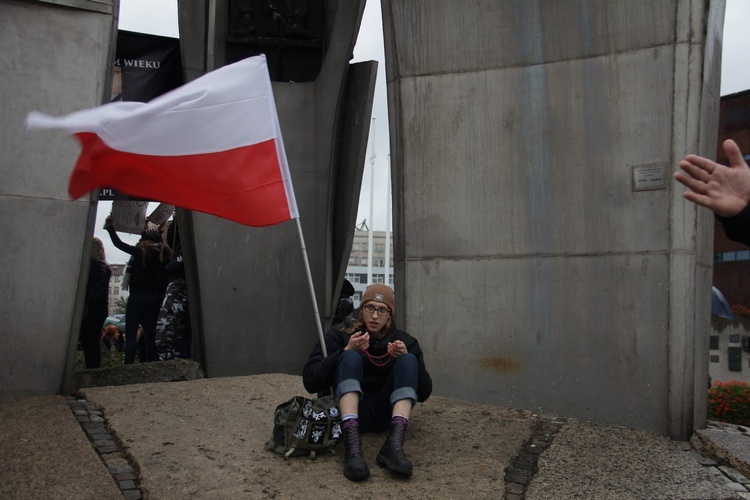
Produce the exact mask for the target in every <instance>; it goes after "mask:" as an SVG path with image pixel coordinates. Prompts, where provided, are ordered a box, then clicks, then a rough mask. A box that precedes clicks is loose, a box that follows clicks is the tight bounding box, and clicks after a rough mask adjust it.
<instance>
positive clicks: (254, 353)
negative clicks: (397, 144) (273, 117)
mask: <svg viewBox="0 0 750 500" xmlns="http://www.w3.org/2000/svg"><path fill="white" fill-rule="evenodd" d="M281 4H283V2H278V3H274V5H275V6H278V5H281ZM291 4H294V5H296V7H295V9H297V8H301V7H307V9H308V10H307V18H306V19H303V20H302V21H303V22H302V24H303V25H304V29H305V30H307V31H309V32H310V33H311V34H312V37H311V38H285V37H281V38H279V36H278V35H279V33H278V32H276V31H275V29H276V28H275V27H274V26H272V23H271V22H269V19H270V17H269V12H268V8H267V7H268V5H269V2H235V3H234V4H233V3H232V2H229V1H228V0H191V1H186V2H181V3H180V33H181V42H182V48H183V66H184V68H185V72H186V75H187V77H188V79H192V78H194V77H196V76H199V75H200V74H202V73H203V72H204V71H208V70H212V69H214V68H218V67H220V66H223V65H225V64H228V63H231V62H233V61H235V60H238V59H241V58H242V57H249V56H250V55H254V54H257V53H259V52H263V53H266V54H267V57H268V58H269V70H270V73H271V77H272V79H273V80H274V81H273V91H274V97H275V100H276V106H277V110H278V114H279V122H280V126H281V132H282V135H283V138H284V145H285V147H286V153H287V157H288V160H289V167H290V171H291V175H292V180H293V183H294V190H295V193H296V198H297V203H298V206H299V212H300V223H301V227H302V233H303V236H304V243H305V246H306V254H307V257H308V261H309V265H310V270H311V273H312V283H313V288H314V293H315V301H313V299H312V296H311V292H310V287H309V285H308V279H307V276H306V270H305V262H304V259H303V253H302V248H301V246H302V242H301V240H300V237H299V233H298V229H297V226H296V224H295V222H294V221H289V222H284V223H282V224H279V225H277V226H272V227H265V228H252V227H247V226H242V225H239V224H236V223H234V222H230V221H228V220H224V219H219V218H217V217H213V216H210V215H206V214H200V213H182V214H181V215H182V218H183V221H184V222H183V224H182V227H183V228H185V230H186V233H187V236H188V237H187V240H188V242H189V245H188V247H189V248H188V250H187V253H189V255H187V261H188V262H187V268H186V269H187V275H188V281H189V295H190V307H191V314H193V312H195V313H197V315H198V317H196V318H193V320H194V321H193V326H194V330H195V332H196V334H197V338H198V342H197V344H198V345H199V348H198V349H196V354H197V356H198V357H199V359H200V360H201V362H202V364H203V366H204V368H205V370H206V372H207V374H208V375H209V376H212V377H215V376H227V375H245V374H253V373H267V372H285V373H295V374H300V373H301V370H302V366H303V365H304V363H305V361H306V360H307V357H308V355H309V353H310V351H311V350H312V347H313V345H314V343H315V342H317V341H318V330H317V326H316V317H315V314H314V312H315V310H316V308H317V310H318V312H319V314H320V319H321V323H322V325H323V327H324V328H325V326H326V324H327V323H330V320H331V318H332V315H333V311H334V308H335V304H336V299H337V298H338V290H340V287H341V283H342V282H343V279H344V274H345V269H346V265H347V260H348V256H349V251H350V249H351V243H352V238H353V233H354V224H355V220H356V212H357V205H358V201H359V187H360V182H361V177H362V170H363V169H364V158H365V153H366V145H367V133H368V130H369V123H370V114H371V109H372V97H373V93H374V87H375V75H376V68H377V63H375V62H366V63H360V64H355V65H352V64H350V63H349V62H350V60H351V58H352V54H353V49H354V43H355V41H356V38H357V32H358V31H359V24H360V22H361V18H362V13H363V10H364V5H365V2H364V0H356V1H355V0H325V1H322V0H310V1H309V2H291ZM240 7H242V8H244V9H248V10H247V11H246V12H245V14H246V15H245V16H244V17H243V16H240V15H237V14H235V9H237V10H239V9H240ZM296 12H298V11H295V13H296ZM282 14H284V13H283V12H282ZM282 24H283V23H282ZM204 27H205V30H206V31H205V32H204ZM300 53H302V54H304V55H303V56H302V57H300ZM311 68H312V69H311ZM300 69H305V71H301V72H300V71H298V70H300ZM300 73H307V75H300V76H301V77H302V79H300V77H298V76H297V75H299V74H300ZM305 76H307V77H308V78H305ZM183 241H184V240H183Z"/></svg>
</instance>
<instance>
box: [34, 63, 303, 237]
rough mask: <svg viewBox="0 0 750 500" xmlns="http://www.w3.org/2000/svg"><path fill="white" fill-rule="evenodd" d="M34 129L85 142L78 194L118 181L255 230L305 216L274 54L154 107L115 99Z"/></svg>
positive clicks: (124, 188)
mask: <svg viewBox="0 0 750 500" xmlns="http://www.w3.org/2000/svg"><path fill="white" fill-rule="evenodd" d="M26 126H27V128H28V129H29V130H31V129H40V128H51V129H60V130H64V131H65V132H67V133H69V134H72V135H75V136H76V137H77V138H78V139H79V140H80V142H81V145H82V151H81V154H80V156H79V157H78V161H77V162H76V165H75V168H74V169H73V173H72V174H71V176H70V183H69V185H68V193H69V194H70V197H71V198H72V199H77V198H80V197H81V196H83V195H84V194H86V193H88V192H90V191H92V190H95V189H99V188H102V187H112V188H115V189H117V190H118V191H121V192H123V193H126V194H129V195H131V196H135V197H138V198H143V199H147V200H153V201H160V202H164V203H169V204H172V205H176V206H178V207H182V208H187V209H190V210H196V211H199V212H205V213H209V214H213V215H217V216H219V217H223V218H225V219H230V220H233V221H235V222H239V223H240V224H245V225H248V226H256V227H260V226H270V225H272V224H278V223H280V222H283V221H286V220H289V219H294V218H297V217H299V213H298V212H297V201H296V200H295V197H294V189H293V188H292V179H291V176H290V174H289V165H288V163H287V159H286V153H285V151H284V143H283V141H282V138H281V131H280V128H279V119H278V116H277V114H276V106H275V103H274V99H273V91H272V88H271V80H270V78H269V76H268V68H267V65H266V57H265V56H264V55H260V56H255V57H250V58H248V59H244V60H242V61H240V62H237V63H234V64H231V65H228V66H224V67H222V68H220V69H217V70H215V71H212V72H210V73H207V74H206V75H204V76H202V77H201V78H198V79H196V80H194V81H192V82H190V83H187V84H185V85H183V86H182V87H179V88H177V89H175V90H173V91H171V92H168V93H166V94H164V95H161V96H159V97H157V98H155V99H153V100H151V101H149V102H148V103H140V102H113V103H109V104H105V105H103V106H99V107H96V108H92V109H87V110H83V111H79V112H76V113H72V114H69V115H67V116H62V117H57V118H55V117H51V116H47V115H44V114H42V113H38V112H32V113H30V114H29V116H28V118H27V120H26Z"/></svg>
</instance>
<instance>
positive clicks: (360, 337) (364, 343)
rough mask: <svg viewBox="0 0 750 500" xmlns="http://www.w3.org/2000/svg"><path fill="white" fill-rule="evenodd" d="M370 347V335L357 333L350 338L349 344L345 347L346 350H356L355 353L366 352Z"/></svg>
mask: <svg viewBox="0 0 750 500" xmlns="http://www.w3.org/2000/svg"><path fill="white" fill-rule="evenodd" d="M368 347H370V334H369V333H367V332H359V331H357V332H354V333H353V334H352V336H351V337H349V342H348V343H347V344H346V347H344V350H345V351H351V350H352V349H354V350H355V351H360V352H365V351H366V350H367V348H368Z"/></svg>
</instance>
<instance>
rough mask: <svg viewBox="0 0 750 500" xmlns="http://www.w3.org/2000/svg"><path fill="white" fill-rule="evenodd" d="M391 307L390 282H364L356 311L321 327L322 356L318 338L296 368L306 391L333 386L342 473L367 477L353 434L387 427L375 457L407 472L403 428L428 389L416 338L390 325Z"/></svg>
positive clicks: (409, 468)
mask: <svg viewBox="0 0 750 500" xmlns="http://www.w3.org/2000/svg"><path fill="white" fill-rule="evenodd" d="M395 311H396V301H395V298H394V295H393V290H391V288H390V287H388V286H386V285H370V286H368V287H367V289H366V290H365V293H364V295H363V296H362V303H361V305H360V307H359V314H352V315H351V316H350V317H349V318H348V319H347V320H346V321H345V322H343V323H339V324H336V325H333V326H332V327H331V328H329V329H328V331H327V332H326V334H325V343H326V349H327V351H328V357H325V358H324V357H323V352H322V349H321V347H320V343H318V344H316V345H315V347H314V348H313V351H312V353H311V354H310V358H309V359H308V360H307V363H306V364H305V367H304V369H303V373H302V381H303V383H304V384H305V388H306V389H307V390H308V391H309V392H311V393H318V392H324V391H327V390H328V389H329V388H331V387H333V388H335V391H336V397H337V398H338V403H339V410H340V411H341V415H342V421H343V422H342V428H343V431H344V443H345V445H346V456H345V462H344V476H346V477H347V478H348V479H351V480H355V481H356V480H363V479H367V478H368V477H369V476H370V469H369V468H368V467H367V462H365V459H364V457H363V456H362V450H361V441H360V438H359V433H360V432H370V431H374V432H381V431H384V430H386V429H388V428H389V427H390V432H389V434H388V437H387V439H386V441H385V444H383V446H382V448H380V452H379V453H378V455H377V462H378V464H380V465H382V466H384V467H387V468H388V469H390V470H391V471H393V472H396V473H398V474H402V475H405V476H411V473H412V464H411V462H410V461H409V459H408V458H406V455H405V454H404V450H403V444H404V432H405V431H406V427H407V425H408V423H409V416H410V414H411V409H412V407H413V406H414V405H415V404H416V402H417V401H419V402H423V401H425V400H426V399H427V398H428V397H429V396H430V393H432V379H431V378H430V374H429V373H427V369H426V368H425V364H424V359H423V357H422V350H421V349H420V348H419V343H418V342H417V340H416V339H415V338H414V337H412V336H411V335H409V334H408V333H406V332H404V331H402V330H398V329H397V328H396V327H395V326H394V324H393V319H394V317H395Z"/></svg>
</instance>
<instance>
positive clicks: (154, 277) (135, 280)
mask: <svg viewBox="0 0 750 500" xmlns="http://www.w3.org/2000/svg"><path fill="white" fill-rule="evenodd" d="M107 232H108V233H109V237H110V239H111V240H112V244H113V245H114V246H115V247H116V248H118V249H119V250H122V251H123V252H125V253H128V254H130V255H132V256H133V265H132V266H131V269H130V285H129V287H130V293H142V292H158V293H159V295H161V296H162V297H163V296H164V292H165V290H166V288H167V271H166V266H167V264H168V262H162V261H161V260H160V258H159V253H160V251H161V248H162V246H163V244H162V243H152V244H150V245H149V246H148V251H147V252H146V265H145V266H144V265H143V258H142V252H143V249H142V247H140V246H133V245H128V244H127V243H125V242H124V241H122V240H121V239H120V236H118V234H117V232H116V231H115V229H114V228H113V227H112V226H109V227H108V228H107Z"/></svg>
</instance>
